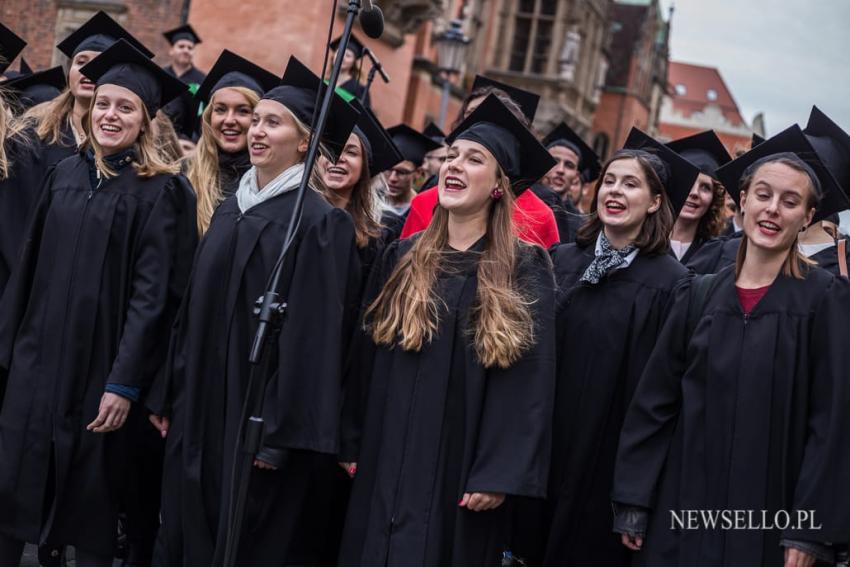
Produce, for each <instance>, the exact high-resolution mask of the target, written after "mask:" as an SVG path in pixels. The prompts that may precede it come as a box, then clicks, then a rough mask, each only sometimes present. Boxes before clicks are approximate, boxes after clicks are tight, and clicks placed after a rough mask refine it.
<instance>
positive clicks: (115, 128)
mask: <svg viewBox="0 0 850 567" xmlns="http://www.w3.org/2000/svg"><path fill="white" fill-rule="evenodd" d="M100 129H101V130H105V131H107V132H120V131H121V128H119V127H118V126H113V125H112V124H103V125H101V127H100Z"/></svg>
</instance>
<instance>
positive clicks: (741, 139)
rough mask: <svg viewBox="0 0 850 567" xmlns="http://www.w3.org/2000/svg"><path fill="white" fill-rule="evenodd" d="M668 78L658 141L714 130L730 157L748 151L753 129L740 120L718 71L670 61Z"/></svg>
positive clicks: (733, 100)
mask: <svg viewBox="0 0 850 567" xmlns="http://www.w3.org/2000/svg"><path fill="white" fill-rule="evenodd" d="M667 78H668V83H669V85H670V88H669V91H668V94H667V96H665V97H664V99H663V103H662V105H661V116H660V124H659V137H660V138H662V139H664V140H675V139H678V138H684V137H686V136H690V135H692V134H696V133H698V132H702V131H703V130H714V131H715V132H716V133H717V136H718V137H719V138H720V140H721V141H722V142H723V144H724V145H725V146H726V149H727V150H728V151H729V152H730V153H731V154H733V155H734V153H735V152H736V151H738V150H748V149H749V148H750V140H751V137H752V134H753V129H752V128H751V127H750V126H749V125H748V124H747V122H746V121H745V120H744V118H743V116H741V111H740V110H739V109H738V104H737V103H736V102H735V98H734V97H733V96H732V92H731V91H730V90H729V87H728V86H727V85H726V82H725V81H724V80H723V77H722V76H721V75H720V71H718V70H717V69H715V68H714V67H705V66H702V65H693V64H691V63H681V62H677V61H671V62H670V68H669V72H668V75H667ZM760 134H762V135H763V134H764V132H760Z"/></svg>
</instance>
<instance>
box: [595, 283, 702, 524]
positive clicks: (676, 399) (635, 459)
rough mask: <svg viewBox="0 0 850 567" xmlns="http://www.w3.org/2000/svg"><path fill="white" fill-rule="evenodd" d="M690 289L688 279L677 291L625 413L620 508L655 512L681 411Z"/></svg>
mask: <svg viewBox="0 0 850 567" xmlns="http://www.w3.org/2000/svg"><path fill="white" fill-rule="evenodd" d="M690 284H691V280H690V279H687V278H686V279H684V280H682V281H681V282H680V283H679V285H678V286H677V288H676V290H675V291H674V299H673V304H672V307H671V310H670V314H669V316H668V318H667V320H666V322H665V323H664V326H663V327H662V329H661V334H660V335H659V337H658V341H657V342H656V344H655V348H654V349H653V351H652V354H651V355H650V357H649V361H648V362H647V364H646V367H645V369H644V371H643V374H642V376H641V379H640V381H639V382H638V385H637V388H636V390H635V394H634V397H633V398H632V401H631V403H630V405H629V409H628V410H627V412H626V418H625V421H624V422H623V428H622V431H621V433H620V443H619V447H618V449H617V459H616V465H615V468H614V483H613V489H612V494H611V499H612V500H613V501H614V502H617V503H619V504H626V505H630V506H639V507H642V508H652V507H653V505H654V502H655V490H656V487H657V484H658V480H659V478H660V476H661V471H662V469H663V467H664V463H665V461H666V459H667V453H668V450H669V448H670V444H671V442H672V439H673V432H674V429H675V427H676V421H677V418H678V415H679V411H680V409H681V402H682V392H681V378H682V376H683V374H684V371H685V363H686V362H685V361H686V349H687V342H688V341H689V337H687V329H686V327H687V318H688V305H689V303H690V290H691V285H690Z"/></svg>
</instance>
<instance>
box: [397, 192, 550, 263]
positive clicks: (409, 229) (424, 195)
mask: <svg viewBox="0 0 850 567" xmlns="http://www.w3.org/2000/svg"><path fill="white" fill-rule="evenodd" d="M437 200H438V194H437V188H436V187H431V188H430V189H425V190H424V191H422V192H421V193H419V194H418V195H417V196H416V197H414V198H413V202H411V203H410V212H409V214H408V215H407V220H406V221H405V223H404V228H403V229H402V231H401V237H402V238H407V237H408V236H411V235H413V234H416V233H417V232H419V231H422V230H425V228H426V227H427V226H428V224H429V223H430V222H431V217H432V216H433V215H434V207H436V206H437ZM513 217H514V224H515V225H516V230H517V236H519V237H520V238H521V239H523V240H525V241H526V242H530V243H531V244H539V245H540V246H542V247H543V248H549V247H550V246H552V245H553V244H557V243H558V241H559V238H558V225H557V224H555V215H554V213H552V209H550V208H549V206H548V205H546V203H544V202H543V201H541V200H540V197H538V196H537V195H535V194H534V192H533V191H531V190H525V191H523V192H522V193H521V194H520V196H519V197H517V200H516V207H515V208H514V214H513Z"/></svg>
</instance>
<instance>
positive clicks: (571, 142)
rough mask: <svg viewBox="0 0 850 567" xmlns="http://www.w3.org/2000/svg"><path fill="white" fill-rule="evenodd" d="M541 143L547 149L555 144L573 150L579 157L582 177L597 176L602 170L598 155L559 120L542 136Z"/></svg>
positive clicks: (590, 177)
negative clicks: (552, 128) (558, 122)
mask: <svg viewBox="0 0 850 567" xmlns="http://www.w3.org/2000/svg"><path fill="white" fill-rule="evenodd" d="M543 145H544V146H546V149H547V150H549V149H552V148H554V147H557V146H563V147H565V148H567V149H568V150H571V151H573V152H574V153H575V154H576V155H577V156H578V159H579V162H578V170H579V171H580V172H581V173H582V179H584V178H585V177H586V178H587V179H588V180H590V179H596V178H597V177H599V172H601V171H602V164H601V163H599V156H598V155H596V152H594V151H593V148H591V147H590V146H588V145H587V143H585V141H584V140H583V139H582V137H581V136H579V135H578V134H576V133H575V131H574V130H573V129H572V128H570V127H569V126H567V124H566V123H564V122H561V123H560V124H558V125H557V126H555V129H554V130H552V131H551V132H549V134H548V135H547V136H546V137H545V138H543Z"/></svg>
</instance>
